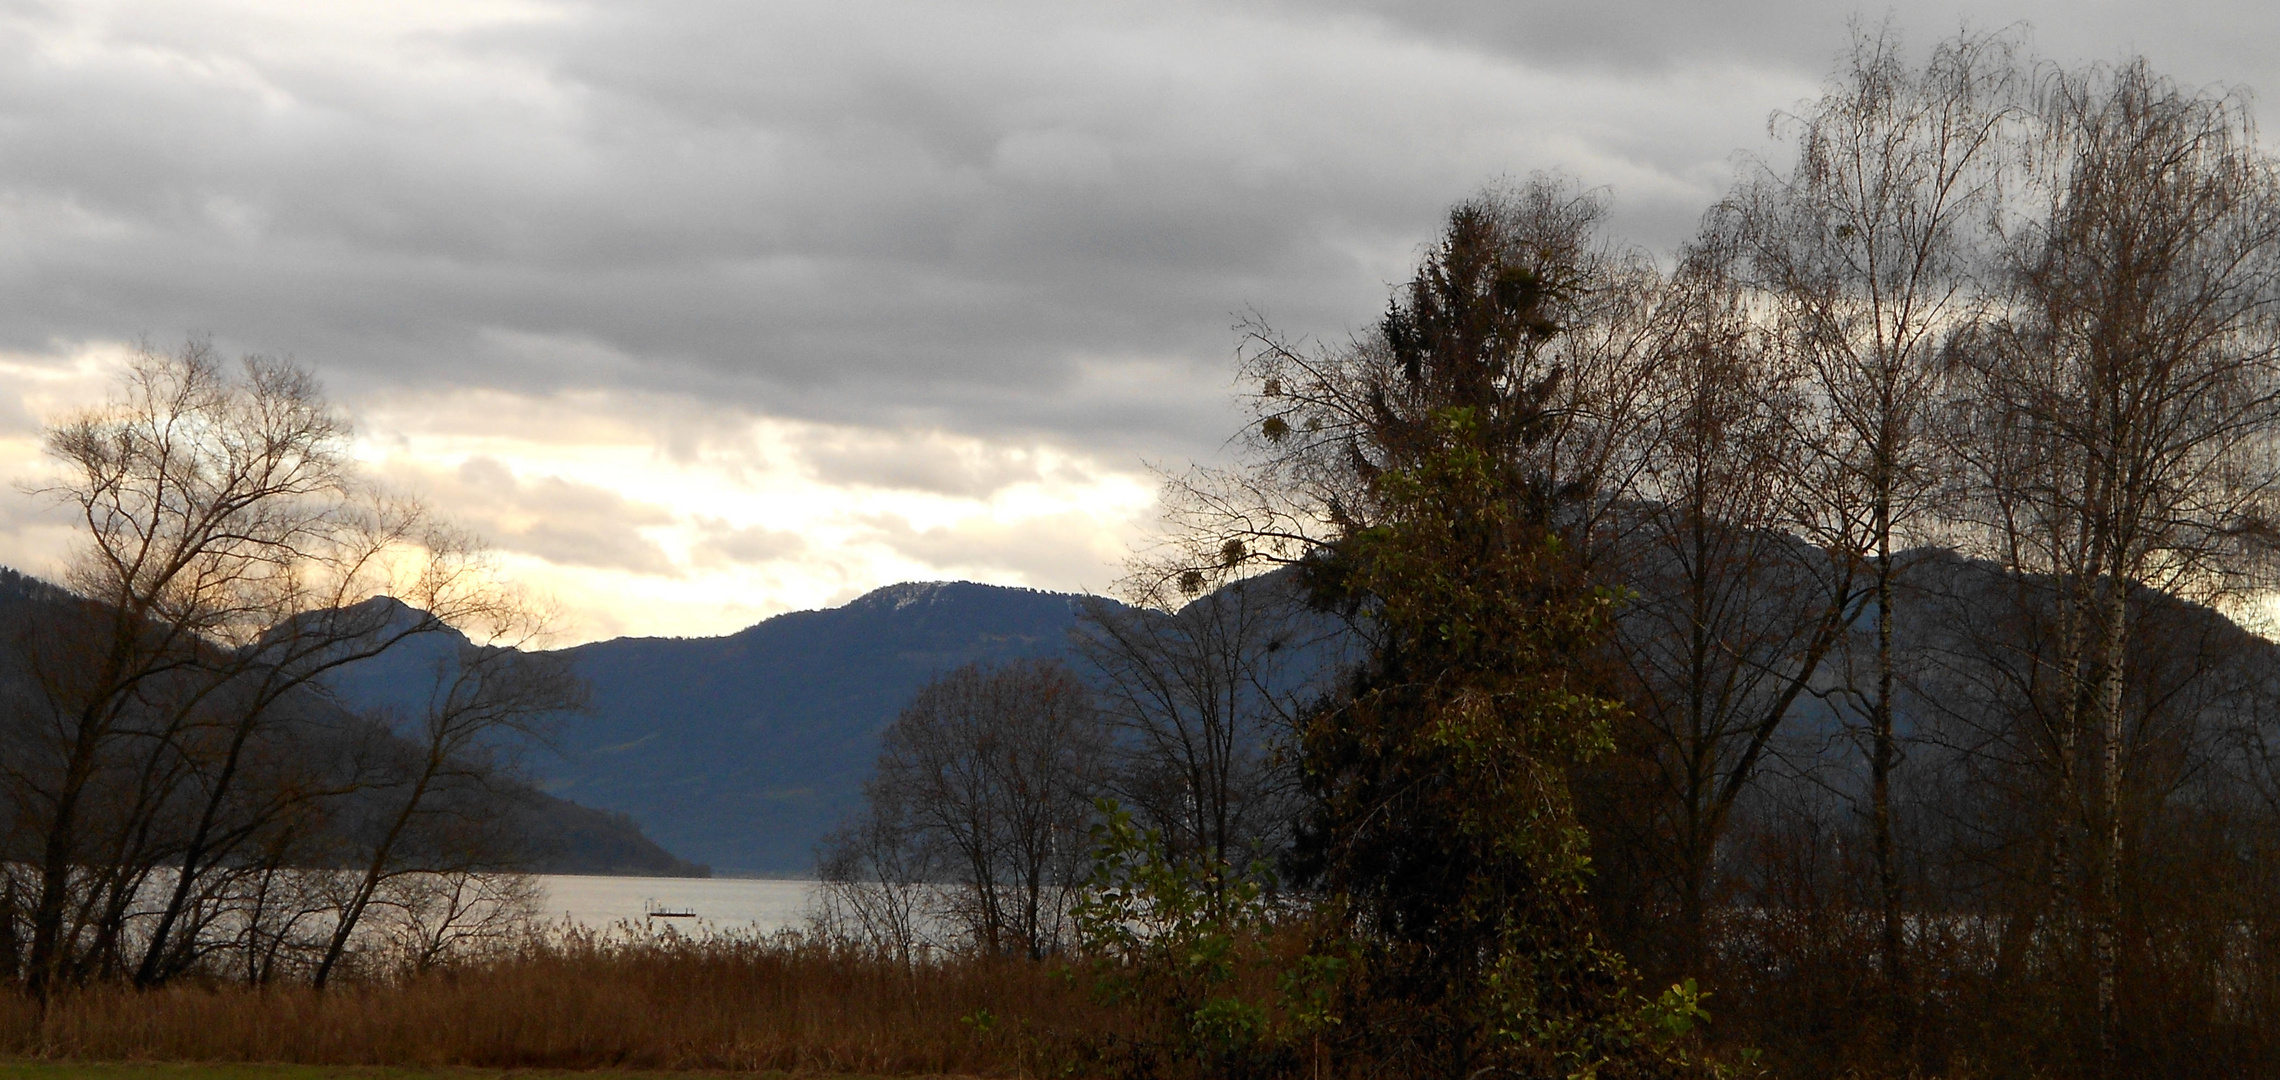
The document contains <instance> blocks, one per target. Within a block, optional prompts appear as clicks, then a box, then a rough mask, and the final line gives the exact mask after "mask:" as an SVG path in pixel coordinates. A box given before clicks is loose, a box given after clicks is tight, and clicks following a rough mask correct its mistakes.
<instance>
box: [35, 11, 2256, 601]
mask: <svg viewBox="0 0 2280 1080" xmlns="http://www.w3.org/2000/svg"><path fill="white" fill-rule="evenodd" d="M1856 20H1857V21H1861V22H1864V23H1865V24H1867V25H1870V26H1875V25H1879V24H1883V23H1885V22H1886V21H1887V20H1889V22H1890V24H1891V25H1892V27H1893V28H1894V30H1895V31H1896V32H1898V33H1899V34H1900V36H1901V39H1902V41H1903V42H1904V43H1906V44H1907V45H1909V46H1912V47H1913V49H1914V51H1915V52H1916V53H1917V54H1919V55H1920V54H1921V53H1922V52H1923V51H1925V50H1926V49H1928V47H1929V46H1930V44H1931V43H1932V42H1933V41H1934V40H1936V39H1937V38H1939V37H1940V36H1942V35H1944V34H1947V33H1950V32H1953V31H1954V30H1956V29H1957V28H1958V27H1959V26H1962V25H1964V24H1965V23H1966V22H1967V21H1968V23H1969V25H1971V26H1973V27H1976V28H1980V29H1996V28H2002V27H2009V26H2017V27H2019V28H2020V32H2021V33H2023V34H2026V35H2027V37H2028V41H2029V43H2030V45H2031V47H2032V48H2033V49H2034V51H2036V52H2037V53H2038V54H2040V55H2043V56H2047V57H2049V58H2051V59H2054V60H2058V61H2062V62H2066V63H2079V62H2083V61H2110V60H2117V59H2121V58H2123V57H2126V56H2130V55H2135V54H2143V55H2145V56H2146V57H2148V58H2149V59H2150V60H2151V61H2152V63H2153V64H2154V66H2155V67H2156V68H2157V69H2159V70H2162V71H2164V72H2167V73H2169V74H2171V75H2174V76H2176V77H2177V78H2179V79H2180V80H2182V81H2183V82H2185V83H2187V84H2188V85H2195V86H2200V85H2214V84H2224V85H2227V86H2231V87H2235V88H2240V89H2245V90H2248V91H2250V92H2252V93H2253V92H2254V91H2256V90H2258V89H2264V90H2267V91H2269V92H2280V52H2275V51H2274V50H2272V49H2271V48H2270V47H2269V46H2270V43H2271V42H2272V41H2274V40H2280V6H2275V5H2270V4H2267V3H2254V2H2247V0H2224V2H2190V0H2180V2H2175V3H2167V4H2153V3H2142V4H2121V3H2081V2H2075V3H2055V2H2052V3H2040V2H2034V3H2029V2H2017V3H1999V2H1998V3H1972V4H1960V3H1953V2H1945V0H1942V2H1932V3H1923V4H1912V5H1910V6H1909V7H1908V8H1906V9H1905V10H1899V9H1889V10H1888V9H1885V8H1881V7H1863V8H1859V9H1847V8H1845V7H1844V6H1843V5H1841V4H1830V3H1810V2H1804V0H1754V2H1743V3H1730V4H1716V5H1713V4H1704V3H1701V2H1699V0H1605V2H1599V3H1589V4H1584V3H1576V4H1535V3H1515V2H1510V0H1444V2H1422V3H1412V4H1390V3H1374V2H1368V0H1345V2H1339V0H1326V2H1319V3H1302V2H1297V0H1261V2H1251V3H1245V2H1229V0H1219V2H1213V3H1194V4H1190V3H1181V2H1176V0H1152V2H1148V3H1131V4H1119V3H1098V4H1082V3H1080V4H1071V3H1067V2H1065V0H1062V2H1036V3H1026V2H1006V3H990V2H974V0H963V2H960V3H956V4H948V3H931V4H926V3H882V2H873V0H770V2H767V3H751V2H748V0H747V2H734V3H731V2H707V0H690V2H684V3H675V4H656V3H635V2H622V3H621V2H598V0H597V2H585V3H555V2H545V0H527V2H526V0H516V2H498V0H447V2H436V3H423V2H408V0H389V2H379V3H362V2H354V0H331V2H328V3H324V4H309V3H305V2H276V3H262V2H215V3H200V2H184V0H159V2H147V3H138V2H119V3H105V2H85V3H69V2H53V3H43V2H38V0H0V480H5V481H7V482H8V484H10V485H12V486H11V487H10V488H8V489H7V490H0V564H6V565H11V566H15V567H18V568H20V569H24V570H27V571H30V572H33V573H45V574H52V573H54V572H55V570H56V568H57V567H58V566H59V565H60V563H61V560H62V559H63V557H64V556H65V553H66V552H67V551H68V549H69V545H70V543H71V534H70V531H69V529H68V526H67V523H66V522H65V521H63V520H62V519H61V518H60V516H59V515H58V514H57V513H56V511H55V508H54V507H53V506H52V505H51V504H49V503H47V502H43V501H42V500H41V499H40V498H38V497H36V496H35V495H33V494H30V493H29V492H30V490H31V489H34V488H37V487H38V486H39V485H40V483H41V482H42V480H43V478H44V477H46V476H48V475H50V473H49V470H50V468H51V467H50V466H49V465H48V464H47V463H46V461H45V459H44V458H43V457H42V456H41V453H40V448H39V436H40V430H41V425H42V424H43V423H45V422H47V421H48V420H50V419H52V418H54V417H57V416H59V415H62V413H63V412H65V411H66V410H69V409H71V408H73V407H76V406H81V405H86V404H92V403H94V402H97V401H99V400H101V399H102V397H103V395H104V393H105V391H106V387H107V385H108V380H109V379H110V378H111V376H112V375H113V373H115V372H116V370H117V367H118V365H119V364H120V363H121V362H122V359H123V358H124V357H125V356H126V355H128V353H129V351H130V350H131V349H133V348H134V347H135V346H136V344H137V343H138V342H147V343H149V344H150V345H152V346H154V347H159V348H167V347H171V346H173V345H176V344H179V343H180V342H181V341H183V340H184V339H185V338H187V337H192V336H196V337H203V338H207V339H210V340H211V341H212V342H213V343H214V344H215V346H216V347H217V348H219V349H220V350H222V351H223V352H225V353H229V354H233V355H234V354H244V353H260V354H268V355H278V356H286V357H291V358H293V359H294V360H296V361H298V362H300V363H302V364H304V365H306V366H308V367H310V368H311V369H313V370H314V371H315V372H317V374H318V375H319V376H320V378H322V379H323V381H324V384H325V386H326V388H327V390H328V392H329V393H330V394H331V396H332V397H333V398H334V399H335V400H336V401H338V402H339V403H340V405H341V407H342V408H343V409H344V410H345V411H346V412H347V413H348V414H349V415H350V416H351V417H352V418H353V420H354V422H355V425H356V431H357V442H356V452H357V454H358V455H359V456H360V457H361V458H362V459H363V460H364V463H365V466H366V467H367V469H368V470H369V471H370V472H371V473H372V474H373V475H374V476H375V477H377V478H378V479H379V480H380V481H382V482H383V483H385V484H387V485H389V486H391V487H393V488H395V489H397V490H401V491H405V492H409V493H412V494H415V495H417V496H419V497H421V498H423V499H425V500H427V501H428V502H430V503H431V504H432V505H434V506H435V507H436V508H437V509H438V511H439V512H441V513H442V514H444V515H446V516H447V517H450V518H452V519H454V520H456V521H459V522H461V523H463V524H465V525H466V526H468V527H469V528H471V529H473V530H474V531H475V532H477V533H479V534H480V535H482V536H483V537H485V538H486V539H487V540H488V541H489V543H490V544H491V545H492V546H493V547H494V548H495V549H496V550H497V551H498V553H499V555H500V559H501V565H502V567H503V569H504V571H505V572H506V573H507V574H509V575H510V576H511V577H513V578H514V579H515V580H516V581H518V582H519V583H521V584H524V585H526V586H527V587H529V588H531V589H533V590H534V591H537V592H539V593H541V594H543V595H545V596H547V597H550V598H551V599H552V602H553V604H554V606H555V607H556V608H557V609H558V610H559V611H560V612H561V613H562V624H561V627H560V632H559V638H560V640H562V641H565V642H575V641H585V640H593V639H598V638H605V637H613V636H618V635H622V634H648V635H703V634H719V633H726V632H730V631H733V630H736V629H739V628H741V627H743V626H746V625H749V624H751V623H753V622H757V621H759V620H760V619H762V618H765V617H767V616H769V615H773V614H777V613H780V612H783V611H788V610H797V609H804V608H815V607H824V606H831V605H835V604H838V603H841V602H844V601H846V600H848V599H851V598H853V597H855V596H858V595H860V594H862V593H864V592H867V591H869V590H871V589H873V588H876V587H878V586H881V585H886V584H890V583H893V582H897V581H906V580H936V579H967V580H977V581H988V582H995V583H1001V584H1009V585H1026V586H1031V587H1036V588H1049V589H1059V590H1093V591H1104V590H1108V589H1110V588H1112V587H1113V586H1114V584H1115V582H1116V579H1117V578H1118V577H1119V575H1120V573H1121V564H1122V561H1123V559H1124V558H1125V557H1126V554H1127V553H1128V552H1129V551H1130V550H1131V549H1132V546H1133V545H1134V544H1136V543H1143V542H1145V540H1146V538H1147V536H1148V535H1149V532H1150V529H1151V528H1152V526H1153V524H1154V521H1155V514H1156V510H1155V500H1156V493H1157V489H1158V486H1159V484H1160V482H1161V477H1162V476H1163V475H1165V474H1166V473H1176V472H1178V471H1180V470H1183V469H1185V468H1187V467H1189V465H1190V464H1191V463H1196V462H1210V461H1213V460H1217V459H1218V458H1220V457H1221V456H1223V454H1224V453H1225V448H1226V443H1225V440H1226V438H1227V437H1228V435H1229V434H1231V433H1232V432H1233V430H1234V427H1235V425H1236V424H1237V423H1238V422H1239V418H1238V414H1237V413H1236V411H1235V408H1234V406H1233V402H1232V398H1231V396H1230V395H1231V391H1232V389H1233V386H1232V359H1233V356H1234V351H1235V348H1236V346H1237V343H1238V335H1237V333H1236V331H1235V329H1234V327H1235V324H1236V323H1237V322H1238V321H1239V320H1241V319H1243V318H1245V317H1248V316H1251V315H1254V314H1255V315H1256V316H1257V317H1259V318H1263V319H1264V320H1265V321H1267V322H1268V323H1270V324H1271V325H1273V326H1275V327H1276V328H1278V329H1279V330H1281V331H1282V332H1284V333H1285V334H1287V335H1290V336H1292V337H1296V338H1299V339H1313V340H1319V341H1332V342H1335V341H1338V340H1341V339H1343V338H1344V337H1345V335H1347V334H1348V333H1349V332H1351V331H1353V330H1354V329H1356V328H1358V327H1361V326H1363V325H1366V324H1367V323H1368V322H1369V321H1370V319H1371V317H1372V316H1373V315H1375V314H1376V313H1377V312H1378V311H1380V310H1381V309H1382V306H1383V304H1384V302H1385V298H1386V295H1387V291H1388V288H1389V286H1390V284H1391V283H1393V282H1396V281H1399V280H1401V279H1402V278H1404V277H1406V276H1407V272H1408V270H1409V268H1410V267H1411V265H1412V264H1413V262H1414V260H1415V258H1416V257H1417V255H1418V254H1419V252H1420V251H1421V249H1422V245H1423V244H1424V243H1425V242H1426V241H1427V240H1428V238H1429V237H1430V236H1431V235H1432V233H1433V231H1434V229H1435V227H1436V225H1438V224H1439V222H1440V219H1441V216H1442V214H1443V213H1444V212H1445V210H1446V208H1447V207H1448V206H1449V205H1450V204H1451V203H1452V202H1454V201H1456V200H1458V199H1461V198H1463V197H1464V196H1466V195H1467V194H1469V193H1471V192H1473V191H1475V190H1477V189H1479V188H1480V187H1481V186H1483V185H1484V184H1490V183H1495V182H1498V181H1499V180H1500V179H1502V180H1512V179H1521V178H1525V177H1527V176H1529V175H1531V174H1534V173H1537V172H1542V171H1555V172H1558V173H1560V174H1562V175H1565V176H1567V177H1570V178H1572V179H1573V180H1574V181H1576V182H1577V183H1580V184H1583V185H1587V186H1590V187H1595V188H1601V189H1604V191H1605V192H1606V193H1607V194H1608V196H1609V197H1610V198H1611V199H1612V201H1613V206H1614V211H1613V215H1612V218H1611V223H1610V232H1611V234H1612V236H1613V237H1614V238H1615V239H1618V240H1620V241H1623V242H1627V243H1635V244H1638V245H1641V246H1644V247H1646V248H1648V249H1650V250H1654V251H1668V250H1670V249H1671V248H1673V247H1675V246H1676V245H1677V244H1679V243H1680V242H1682V241H1683V240H1684V239H1685V238H1686V236H1687V235H1688V233H1689V232H1690V231H1691V230H1692V228H1693V226H1694V224H1695V222H1696V220H1697V219H1698V218H1699V216H1700V214H1701V213H1702V211H1703V210H1704V209H1705V208H1706V207H1708V206H1709V205H1710V203H1711V202H1712V201H1714V200H1715V199H1716V198H1717V197H1718V196H1719V195H1720V194H1721V193H1722V192H1723V191H1725V190H1726V189H1727V187H1728V186H1729V185H1730V184H1731V183H1732V182H1733V180H1734V177H1735V176H1736V174H1737V171H1738V170H1740V169H1742V168H1745V167H1747V166H1748V163H1749V162H1750V161H1751V160H1753V155H1754V156H1755V157H1756V158H1761V159H1767V160H1775V161H1778V160H1779V158H1780V156H1781V154H1782V147H1781V145H1780V144H1779V143H1778V142H1775V141H1772V140H1771V139H1770V138H1769V135H1768V119H1769V117H1770V116H1772V115H1773V114H1775V113H1776V112H1777V111H1780V110H1785V109H1797V108H1800V107H1801V106H1802V104H1803V103H1804V102H1806V101H1808V100H1810V99H1811V98H1812V97H1813V96H1814V95H1815V94H1816V92H1817V89H1818V87H1819V86H1820V84H1821V83H1822V81H1823V79H1824V77H1825V76H1826V74H1827V73H1828V72H1829V71H1831V70H1832V69H1833V67H1834V66H1835V61H1836V57H1837V55H1838V53H1839V52H1840V51H1842V50H1843V49H1844V48H1845V45H1846V42H1847V40H1848V33H1849V30H1848V26H1849V24H1851V23H1852V22H1854V21H1856ZM2267 141H2268V142H2269V141H2270V140H2269V139H2267Z"/></svg>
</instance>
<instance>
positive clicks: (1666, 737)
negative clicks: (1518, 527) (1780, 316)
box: [1591, 235, 1860, 971]
mask: <svg viewBox="0 0 2280 1080" xmlns="http://www.w3.org/2000/svg"><path fill="white" fill-rule="evenodd" d="M1719 239H1720V238H1718V237H1716V236H1715V235H1714V236H1713V237H1712V238H1711V242H1710V243H1708V244H1705V245H1703V246H1700V247H1697V248H1695V249H1694V250H1692V251H1690V252H1689V253H1688V254H1687V256H1686V257H1685V258H1684V259H1683V260H1682V262H1681V265H1680V267H1679V271H1678V273H1677V274H1675V275H1674V276H1673V277H1672V278H1671V280H1670V281H1669V282H1668V284H1667V285H1666V289H1665V292H1664V296H1663V301H1662V304H1661V305H1660V317H1659V320H1658V321H1659V324H1660V326H1661V328H1662V329H1661V332H1660V334H1659V340H1660V345H1659V347H1658V349H1657V353H1656V355H1657V358H1658V360H1659V362H1658V363H1657V364H1656V365H1655V368H1654V370H1653V372H1652V374H1651V375H1650V376H1649V377H1648V380H1647V385H1648V387H1649V388H1650V389H1649V393H1648V398H1649V400H1650V401H1651V402H1652V403H1653V408H1652V409H1650V410H1648V411H1647V417H1648V422H1647V423H1645V424H1643V425H1642V426H1641V428H1640V429H1639V432H1638V436H1637V437H1638V439H1639V447H1638V449H1637V450H1636V451H1635V454H1636V456H1637V458H1638V460H1639V461H1640V462H1641V467H1640V469H1639V474H1638V482H1637V484H1636V485H1635V486H1634V487H1633V489H1632V490H1633V498H1632V500H1631V501H1629V502H1628V503H1627V504H1626V505H1624V507H1623V508H1622V509H1621V510H1620V511H1619V513H1618V514H1617V515H1616V520H1617V521H1618V522H1619V525H1618V527H1615V528H1610V529H1605V530H1602V532H1603V543H1604V544H1605V547H1606V551H1605V552H1603V553H1602V554H1600V555H1598V556H1596V557H1595V559H1594V562H1595V563H1596V564H1597V565H1598V566H1600V568H1601V573H1602V574H1603V576H1605V577H1606V578H1607V579H1608V580H1610V581H1612V582H1615V583H1617V584H1618V585H1619V586H1620V587H1621V588H1622V589H1623V590H1624V591H1625V593H1626V595H1627V597H1628V598H1627V600H1626V602H1625V603H1624V604H1623V605H1621V607H1620V608H1619V609H1618V611H1617V614H1616V618H1615V635H1614V640H1613V642H1612V649H1611V651H1612V653H1613V654H1614V657H1615V666H1616V668H1617V670H1619V671H1620V673H1621V677H1620V680H1619V684H1618V685H1619V688H1620V689H1621V691H1622V695H1623V699H1624V702H1625V704H1626V705H1628V706H1629V709H1630V713H1631V716H1630V718H1629V720H1628V721H1627V722H1626V723H1625V724H1624V725H1622V726H1621V728H1620V729H1619V730H1620V732H1621V734H1620V735H1619V738H1618V744H1619V747H1620V749H1621V752H1620V753H1619V754H1617V755H1616V756H1615V757H1613V758H1611V759H1610V760H1609V761H1607V762H1606V763H1605V764H1604V765H1603V766H1602V767H1601V768H1600V769H1599V770H1597V781H1598V782H1597V784H1596V785H1595V788H1596V790H1594V791H1592V793H1591V795H1592V798H1591V801H1592V802H1593V803H1595V804H1596V808H1595V809H1594V810H1593V812H1592V815H1591V816H1592V818H1593V820H1594V825H1595V827H1596V829H1597V831H1598V833H1599V835H1600V837H1601V839H1602V843H1601V844H1600V845H1599V849H1600V850H1599V855H1598V859H1599V861H1600V863H1601V865H1602V866H1603V867H1608V868H1609V871H1612V872H1609V871H1603V872H1602V873H1601V874H1600V875H1599V879H1598V883H1597V886H1596V887H1597V888H1598V889H1600V890H1601V891H1602V893H1603V894H1605V895H1602V896H1601V906H1602V908H1603V909H1606V910H1609V911H1611V913H1613V914H1614V915H1615V916H1616V919H1615V923H1616V925H1618V926H1622V925H1625V924H1628V928H1629V933H1628V935H1627V936H1630V937H1632V938H1634V940H1636V939H1639V938H1643V937H1654V938H1662V939H1665V940H1675V942H1676V945H1677V948H1676V953H1677V955H1676V956H1675V957H1674V959H1675V960H1676V961H1677V963H1678V964H1679V967H1680V969H1681V970H1686V971H1698V970H1700V969H1701V963H1702V958H1703V950H1704V948H1705V947H1706V944H1707V932H1706V920H1707V917H1708V914H1709V905H1710V901H1711V891H1712V886H1713V883H1714V880H1715V872H1716V862H1717V857H1718V850H1719V845H1720V842H1721V840H1722V838H1723V837H1724V835H1725V833H1726V830H1727V827H1728V825H1729V823H1730V821H1731V816H1732V813H1733V809H1734V806H1735V804H1736V802H1737V800H1739V799H1740V797H1741V796H1742V794H1743V793H1744V792H1745V791H1746V790H1747V789H1748V787H1749V785H1750V782H1751V780H1752V779H1753V777H1754V776H1755V774H1756V771H1757V769H1758V767H1759V765H1760V764H1761V763H1762V762H1763V761H1764V759H1765V757H1766V755H1767V753H1768V750H1769V747H1771V746H1772V745H1773V738H1774V736H1775V734H1776V733H1777V732H1778V731H1779V730H1780V728H1781V726H1782V724H1783V723H1784V721H1785V720H1786V719H1787V718H1788V717H1789V716H1790V715H1791V713H1792V710H1793V709H1794V708H1795V707H1796V706H1797V705H1798V703H1799V702H1800V700H1801V699H1806V700H1809V699H1807V692H1808V690H1809V689H1810V688H1811V687H1812V686H1813V684H1814V681H1815V679H1816V678H1817V676H1818V675H1819V674H1820V672H1821V669H1822V665H1823V661H1824V660H1825V659H1827V658H1828V657H1829V656H1830V654H1831V652H1832V650H1833V649H1834V648H1835V647H1836V645H1837V644H1838V642H1839V641H1840V640H1841V639H1842V637H1843V636H1844V633H1845V628H1846V625H1847V623H1848V621H1849V620H1850V619H1851V618H1852V616H1853V615H1854V614H1855V612H1856V604H1857V602H1858V600H1859V591H1860V590H1859V589H1858V588H1857V586H1856V580H1857V576H1858V575H1857V574H1856V572H1855V564H1854V563H1853V562H1852V561H1851V560H1848V559H1842V558H1837V559H1832V558H1830V557H1829V556H1828V555H1827V553H1825V552H1823V551H1821V550H1819V549H1817V548H1815V547H1813V546H1812V545H1810V544H1807V543H1805V542H1803V541H1801V540H1799V539H1798V538H1796V537H1795V536H1793V535H1791V534H1790V533H1788V532H1787V531H1786V530H1784V529H1783V527H1782V526H1783V523H1784V522H1785V520H1786V514H1787V512H1788V510H1789V509H1790V508H1791V507H1792V506H1793V505H1794V502H1795V500H1796V498H1797V493H1796V492H1795V491H1794V490H1793V487H1792V485H1793V484H1794V483H1795V482H1796V479H1797V478H1796V474H1795V472H1794V471H1792V470H1790V469H1789V468H1787V467H1786V463H1788V462H1791V461H1793V460H1795V459H1796V458H1797V457H1798V456H1799V455H1800V453H1801V451H1800V450H1799V448H1797V447H1796V446H1794V445H1793V444H1792V442H1791V440H1792V439H1793V438H1794V436H1795V431H1796V424H1795V417H1794V416H1793V413H1794V412H1795V410H1797V409H1798V408H1800V407H1802V406H1801V405H1800V403H1799V402H1798V401H1797V400H1796V395H1795V394H1794V392H1793V387H1792V386H1791V385H1790V379H1791V373H1790V372H1788V371H1786V370H1784V367H1783V365H1781V364H1780V363H1779V362H1778V358H1777V357H1776V356H1775V355H1774V354H1773V353H1772V351H1771V350H1770V349H1769V347H1768V343H1767V341H1766V337H1767V335H1766V334H1765V333H1764V332H1763V330H1762V329H1761V327H1760V326H1759V325H1758V323H1757V321H1756V320H1755V319H1754V318H1753V317H1752V314H1753V313H1752V312H1751V311H1750V310H1749V309H1748V304H1747V301H1746V294H1745V291H1744V290H1743V289H1742V288H1741V287H1740V285H1739V283H1738V282H1737V281H1736V280H1735V279H1734V278H1733V277H1732V276H1731V274H1730V269H1731V267H1730V265H1729V260H1730V258H1731V252H1730V251H1727V250H1721V249H1720V248H1719V247H1717V246H1716V243H1717V241H1718V240H1719ZM1673 904H1675V908H1676V912H1675V914H1676V918H1675V919H1673V918H1671V915H1672V911H1671V907H1672V905H1673Z"/></svg>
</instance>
